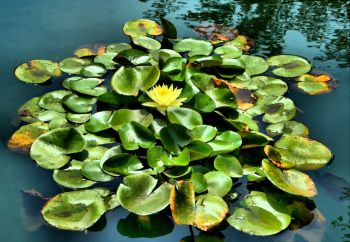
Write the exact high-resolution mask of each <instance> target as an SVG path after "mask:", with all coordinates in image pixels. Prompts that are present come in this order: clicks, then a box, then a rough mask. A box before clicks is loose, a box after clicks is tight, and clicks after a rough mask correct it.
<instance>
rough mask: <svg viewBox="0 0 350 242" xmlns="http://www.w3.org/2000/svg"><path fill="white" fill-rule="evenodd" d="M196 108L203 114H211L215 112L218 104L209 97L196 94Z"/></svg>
mask: <svg viewBox="0 0 350 242" xmlns="http://www.w3.org/2000/svg"><path fill="white" fill-rule="evenodd" d="M194 100H195V104H194V108H195V109H196V110H198V111H200V112H202V113H211V112H213V111H214V110H215V108H216V104H215V102H214V101H213V99H211V98H210V97H209V96H208V95H206V94H204V93H196V94H195V95H194Z"/></svg>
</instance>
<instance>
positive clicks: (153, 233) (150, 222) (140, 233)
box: [117, 213, 174, 238]
mask: <svg viewBox="0 0 350 242" xmlns="http://www.w3.org/2000/svg"><path fill="white" fill-rule="evenodd" d="M135 228H137V229H135ZM173 229H174V223H173V221H172V220H171V218H169V217H168V216H166V215H163V214H152V215H147V216H140V215H136V214H133V213H129V214H128V216H127V217H126V218H124V219H120V220H119V221H118V225H117V230H118V232H119V233H120V234H121V235H123V236H127V237H129V238H155V237H159V236H164V235H166V234H169V233H171V232H172V231H173Z"/></svg>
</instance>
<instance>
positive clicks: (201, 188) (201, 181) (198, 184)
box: [191, 172, 208, 193]
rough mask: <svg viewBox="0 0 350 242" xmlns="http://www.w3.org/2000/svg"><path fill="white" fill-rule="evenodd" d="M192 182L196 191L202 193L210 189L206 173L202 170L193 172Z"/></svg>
mask: <svg viewBox="0 0 350 242" xmlns="http://www.w3.org/2000/svg"><path fill="white" fill-rule="evenodd" d="M191 183H192V184H193V189H194V192H195V193H202V192H205V191H206V190H207V189H208V183H207V180H206V179H205V177H204V175H203V174H202V173H200V172H192V174H191Z"/></svg>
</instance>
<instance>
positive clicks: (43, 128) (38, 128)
mask: <svg viewBox="0 0 350 242" xmlns="http://www.w3.org/2000/svg"><path fill="white" fill-rule="evenodd" d="M48 131H49V127H48V125H47V124H46V123H41V122H37V123H32V124H27V125H25V126H22V127H21V128H19V129H18V130H17V131H16V132H15V133H13V134H12V135H11V138H10V139H9V141H8V143H7V146H8V147H9V148H10V149H11V150H13V151H17V152H19V153H28V152H29V150H30V147H31V146H32V144H33V143H34V141H35V140H36V139H37V138H38V137H40V136H41V135H42V134H45V133H47V132H48Z"/></svg>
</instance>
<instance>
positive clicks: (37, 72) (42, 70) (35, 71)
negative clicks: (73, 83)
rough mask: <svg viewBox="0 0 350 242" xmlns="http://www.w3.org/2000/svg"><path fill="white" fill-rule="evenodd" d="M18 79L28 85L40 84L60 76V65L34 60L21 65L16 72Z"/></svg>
mask: <svg viewBox="0 0 350 242" xmlns="http://www.w3.org/2000/svg"><path fill="white" fill-rule="evenodd" d="M15 75H16V77H17V78H18V79H19V80H21V81H23V82H26V83H31V84H40V83H44V82H46V81H48V80H50V79H51V77H53V76H60V75H61V70H60V69H59V68H58V64H57V63H55V62H52V61H49V60H32V61H28V62H26V63H23V64H21V65H20V66H18V67H17V68H16V70H15Z"/></svg>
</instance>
